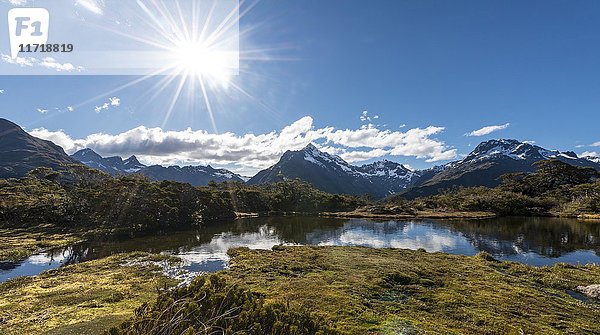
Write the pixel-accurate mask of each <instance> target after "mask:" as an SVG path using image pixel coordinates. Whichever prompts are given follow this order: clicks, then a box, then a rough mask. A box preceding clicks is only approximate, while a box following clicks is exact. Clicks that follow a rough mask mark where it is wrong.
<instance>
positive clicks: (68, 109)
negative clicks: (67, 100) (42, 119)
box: [67, 106, 75, 112]
mask: <svg viewBox="0 0 600 335" xmlns="http://www.w3.org/2000/svg"><path fill="white" fill-rule="evenodd" d="M74 110H75V107H73V106H67V111H69V112H73V111H74Z"/></svg>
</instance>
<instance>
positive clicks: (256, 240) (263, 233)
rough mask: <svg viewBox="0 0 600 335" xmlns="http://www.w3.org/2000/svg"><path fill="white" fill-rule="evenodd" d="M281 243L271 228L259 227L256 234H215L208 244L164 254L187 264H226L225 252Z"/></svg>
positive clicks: (267, 247) (265, 247)
mask: <svg viewBox="0 0 600 335" xmlns="http://www.w3.org/2000/svg"><path fill="white" fill-rule="evenodd" d="M282 243H283V241H282V240H281V239H280V238H279V237H278V236H277V235H276V231H275V230H274V229H273V228H269V227H267V226H261V227H260V228H259V229H258V232H256V233H242V234H234V233H231V232H225V233H220V234H216V235H215V236H214V237H213V238H212V239H211V241H210V242H209V243H206V244H202V245H199V246H196V247H193V248H192V249H189V250H188V249H186V250H183V249H179V250H173V251H168V252H166V253H169V254H176V255H177V256H179V257H181V258H182V259H183V260H184V261H185V262H186V263H187V264H199V263H207V262H214V261H222V262H227V261H228V260H229V256H227V250H229V249H231V248H237V247H248V248H250V249H271V248H272V247H273V246H275V245H278V244H282Z"/></svg>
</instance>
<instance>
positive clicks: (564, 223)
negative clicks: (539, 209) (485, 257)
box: [440, 217, 600, 257]
mask: <svg viewBox="0 0 600 335" xmlns="http://www.w3.org/2000/svg"><path fill="white" fill-rule="evenodd" d="M440 225H445V226H447V227H450V229H452V230H453V231H455V232H457V233H460V234H462V235H464V236H465V237H466V238H467V239H469V241H471V243H472V244H473V245H474V246H475V247H476V248H477V249H479V250H482V251H487V252H489V253H491V254H495V255H513V254H522V253H535V254H538V255H543V256H546V257H560V256H562V255H564V254H566V253H569V252H573V251H576V250H594V251H595V253H596V255H598V256H600V225H598V224H593V223H585V222H581V221H577V220H573V219H564V218H531V217H506V218H495V219H487V220H466V221H452V222H445V223H440Z"/></svg>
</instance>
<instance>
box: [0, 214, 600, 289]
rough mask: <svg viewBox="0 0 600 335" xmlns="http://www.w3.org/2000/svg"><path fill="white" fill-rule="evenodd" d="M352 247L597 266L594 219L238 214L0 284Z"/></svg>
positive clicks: (2, 272) (37, 262) (33, 267)
mask: <svg viewBox="0 0 600 335" xmlns="http://www.w3.org/2000/svg"><path fill="white" fill-rule="evenodd" d="M278 244H289V245H355V246H356V245H359V246H368V247H374V248H406V249H418V248H423V249H425V250H427V251H428V252H436V251H441V252H447V253H451V254H461V255H475V254H476V253H477V252H479V251H487V252H488V253H490V254H492V255H493V256H494V257H496V258H497V259H501V260H509V261H516V262H521V263H525V264H529V265H534V266H543V265H552V264H555V263H558V262H565V263H571V264H588V263H596V264H600V223H586V222H580V221H577V220H573V219H557V218H515V217H511V218H494V219H487V220H458V221H455V220H454V221H443V220H419V221H372V220H366V219H331V218H316V217H269V218H252V219H238V220H235V221H233V222H230V223H220V224H215V225H210V226H208V227H204V228H202V229H198V230H191V231H179V232H173V233H169V234H162V235H157V234H155V235H152V236H146V237H137V238H133V239H131V238H130V239H120V240H118V239H111V240H108V241H90V242H86V243H83V244H78V245H73V246H70V247H68V248H62V249H56V250H53V251H51V252H47V253H43V254H38V255H34V256H31V257H29V258H28V259H26V260H25V261H23V262H20V263H11V264H0V282H2V281H5V280H7V279H10V278H14V277H17V276H28V275H35V274H38V273H40V272H42V271H45V270H48V269H52V268H56V267H59V266H61V265H64V264H71V263H76V262H81V261H85V260H91V259H98V258H102V257H106V256H109V255H111V254H115V253H120V252H130V251H146V252H152V253H165V254H172V255H177V256H179V257H181V258H183V259H184V260H185V261H186V264H187V265H186V269H188V270H190V271H209V272H210V271H217V270H221V269H223V268H225V267H226V266H227V261H228V256H227V250H228V249H229V248H234V247H241V246H245V247H249V248H253V249H270V248H271V247H273V246H274V245H278Z"/></svg>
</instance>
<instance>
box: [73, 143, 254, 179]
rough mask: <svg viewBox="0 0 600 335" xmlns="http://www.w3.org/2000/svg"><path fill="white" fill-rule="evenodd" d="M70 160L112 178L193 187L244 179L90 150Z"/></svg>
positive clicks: (227, 173)
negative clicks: (143, 178) (141, 177)
mask: <svg viewBox="0 0 600 335" xmlns="http://www.w3.org/2000/svg"><path fill="white" fill-rule="evenodd" d="M71 158H73V159H75V160H77V161H79V162H81V163H83V164H85V165H87V166H89V167H91V168H94V169H98V170H101V171H104V172H106V173H109V174H111V175H113V176H116V175H127V174H132V173H137V174H142V175H145V176H148V177H149V178H150V179H152V180H159V181H160V180H172V181H178V182H181V183H190V184H192V185H194V186H204V185H207V184H208V183H209V182H210V181H215V182H223V181H237V182H242V183H243V182H244V178H243V177H242V176H240V175H238V174H235V173H233V172H231V171H229V170H225V169H214V168H212V167H211V166H210V165H209V166H183V167H180V166H169V167H164V166H161V165H152V166H146V165H144V164H142V163H140V162H139V161H138V159H137V157H135V156H131V157H129V158H127V159H125V160H124V159H122V158H121V157H119V156H113V157H106V158H104V157H102V156H100V155H99V154H97V153H96V152H95V151H94V150H92V149H82V150H79V151H77V152H76V153H74V154H73V155H72V156H71Z"/></svg>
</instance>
